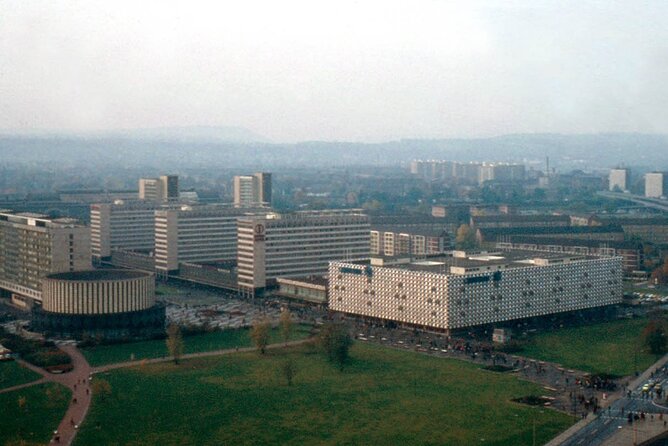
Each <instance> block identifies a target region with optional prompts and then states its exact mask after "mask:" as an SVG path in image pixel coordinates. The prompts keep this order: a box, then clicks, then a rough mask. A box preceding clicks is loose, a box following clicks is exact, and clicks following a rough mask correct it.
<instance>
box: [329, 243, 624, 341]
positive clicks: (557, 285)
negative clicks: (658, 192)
mask: <svg viewBox="0 0 668 446" xmlns="http://www.w3.org/2000/svg"><path fill="white" fill-rule="evenodd" d="M395 262H396V259H395ZM621 301H622V258H621V257H592V256H583V255H573V254H564V253H554V252H536V251H518V250H509V251H500V252H497V253H493V254H483V255H477V256H467V255H466V254H465V253H461V252H460V253H457V252H455V256H453V257H438V258H430V259H429V260H426V261H420V262H412V263H411V262H410V260H409V259H405V260H404V262H396V263H395V264H391V265H386V264H385V262H384V261H383V260H382V259H374V258H372V259H371V262H331V263H330V266H329V308H330V309H331V310H334V311H340V312H343V313H349V314H354V315H358V316H364V317H370V318H375V319H381V320H391V321H396V322H398V323H404V324H409V325H415V326H422V327H430V328H434V329H439V330H444V331H449V330H452V329H458V328H463V327H470V326H477V325H485V324H494V323H497V322H502V321H510V320H515V319H523V318H528V317H537V316H544V315H548V314H553V313H560V312H567V311H575V310H582V309H588V308H594V307H600V306H605V305H611V304H618V303H621Z"/></svg>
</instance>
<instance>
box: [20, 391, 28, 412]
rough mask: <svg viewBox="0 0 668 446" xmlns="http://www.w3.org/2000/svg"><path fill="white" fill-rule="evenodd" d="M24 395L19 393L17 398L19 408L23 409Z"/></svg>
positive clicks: (24, 405)
mask: <svg viewBox="0 0 668 446" xmlns="http://www.w3.org/2000/svg"><path fill="white" fill-rule="evenodd" d="M26 402H27V400H26V397H25V396H23V395H21V396H20V397H19V400H18V405H19V410H24V409H25V408H26Z"/></svg>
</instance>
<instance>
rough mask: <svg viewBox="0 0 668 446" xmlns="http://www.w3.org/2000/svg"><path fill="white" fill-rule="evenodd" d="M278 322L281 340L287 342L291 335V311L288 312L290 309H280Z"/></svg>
mask: <svg viewBox="0 0 668 446" xmlns="http://www.w3.org/2000/svg"><path fill="white" fill-rule="evenodd" d="M279 322H280V324H281V335H282V336H283V340H284V341H285V342H286V343H287V342H288V341H289V340H290V336H291V335H292V313H290V310H288V309H287V308H284V309H283V311H281V317H280V320H279Z"/></svg>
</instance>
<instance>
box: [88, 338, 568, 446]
mask: <svg viewBox="0 0 668 446" xmlns="http://www.w3.org/2000/svg"><path fill="white" fill-rule="evenodd" d="M312 348H313V347H309V346H302V347H299V348H292V349H289V350H274V351H271V352H270V353H268V354H267V355H265V356H260V355H259V354H257V353H255V352H254V353H239V354H235V355H229V356H224V357H215V358H199V359H192V360H188V361H185V362H183V363H182V364H181V365H178V366H176V365H174V364H172V363H163V364H155V365H148V366H143V367H138V368H134V369H119V370H114V371H112V372H109V373H105V374H101V375H96V377H95V378H94V379H106V380H108V381H109V383H110V385H111V388H112V394H111V396H108V397H106V398H103V397H98V396H95V399H94V404H93V406H92V408H91V411H90V412H89V414H88V418H87V419H86V421H85V422H84V425H83V426H82V429H81V432H80V433H79V436H78V437H77V441H76V445H77V446H85V445H101V444H104V445H109V446H113V445H124V444H132V445H135V446H139V445H179V446H183V445H223V444H224V445H253V444H257V445H272V444H276V445H304V444H322V445H340V444H360V445H362V444H364V445H367V444H378V445H395V444H396V445H401V444H410V445H428V444H431V445H444V444H448V445H472V444H475V445H479V444H486V445H507V446H520V445H530V444H532V441H533V434H532V432H533V428H534V425H535V429H536V440H537V443H536V444H544V443H545V442H546V441H547V440H548V439H550V438H552V437H554V436H555V435H557V434H558V433H559V432H561V431H563V430H564V429H566V428H567V427H568V426H569V425H570V424H571V423H572V422H573V420H572V418H571V417H569V416H568V415H565V414H563V413H559V412H556V411H553V410H549V409H544V408H542V407H540V408H536V407H529V406H525V405H521V404H517V403H513V402H511V401H510V400H511V398H514V397H520V396H526V395H530V394H535V395H545V394H546V393H547V392H546V391H545V390H544V389H542V388H541V387H540V386H537V385H534V384H532V383H529V382H526V381H522V380H519V379H518V378H516V377H515V376H513V375H511V374H508V373H505V374H497V373H493V372H488V371H485V370H482V369H481V368H480V367H478V366H476V365H473V364H470V363H466V362H462V361H456V360H447V359H438V358H432V357H429V356H425V355H420V354H417V353H414V352H404V351H397V350H392V349H388V348H385V347H382V346H377V345H367V344H359V343H357V344H355V346H354V347H353V349H352V361H351V363H350V364H349V366H348V367H347V368H346V370H345V371H344V372H339V371H338V369H337V368H335V367H333V366H332V365H331V364H329V363H327V362H326V361H325V359H324V358H323V356H322V354H320V353H319V352H315V351H313V350H312ZM288 359H289V360H292V361H293V363H294V365H295V369H296V371H297V373H296V377H295V379H294V383H293V385H292V386H288V385H287V383H286V380H285V378H284V377H283V375H282V373H281V365H282V364H284V363H285V362H286V361H287V360H288Z"/></svg>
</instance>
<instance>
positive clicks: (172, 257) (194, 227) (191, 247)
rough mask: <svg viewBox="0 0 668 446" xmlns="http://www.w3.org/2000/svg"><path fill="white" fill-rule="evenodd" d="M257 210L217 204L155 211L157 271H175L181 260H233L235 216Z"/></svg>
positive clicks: (235, 252)
mask: <svg viewBox="0 0 668 446" xmlns="http://www.w3.org/2000/svg"><path fill="white" fill-rule="evenodd" d="M256 211H258V210H254V209H246V208H233V207H228V206H219V205H209V206H181V207H179V208H174V209H167V210H159V211H156V212H155V267H156V270H157V271H159V272H169V271H174V270H178V269H179V263H181V262H193V263H201V262H213V261H221V260H234V259H235V258H236V257H237V219H238V218H239V217H242V216H246V215H250V214H253V213H254V212H256ZM258 212H263V214H262V215H264V214H265V213H266V211H258Z"/></svg>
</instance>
